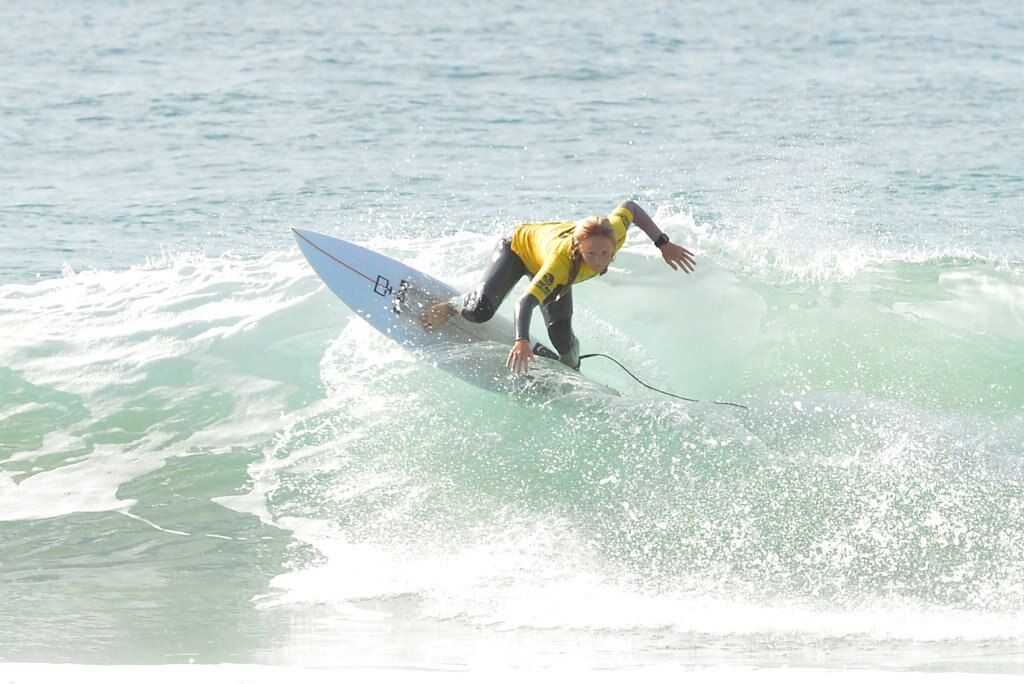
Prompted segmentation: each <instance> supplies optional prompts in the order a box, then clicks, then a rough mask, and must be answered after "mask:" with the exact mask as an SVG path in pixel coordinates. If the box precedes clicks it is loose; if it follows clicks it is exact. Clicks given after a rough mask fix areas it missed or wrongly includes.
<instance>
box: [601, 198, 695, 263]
mask: <svg viewBox="0 0 1024 684" xmlns="http://www.w3.org/2000/svg"><path fill="white" fill-rule="evenodd" d="M619 206H620V207H623V208H624V209H626V211H628V212H629V213H630V214H632V215H633V223H634V225H636V226H637V227H638V228H639V229H640V230H642V231H644V233H646V234H647V237H649V238H651V241H653V242H654V246H655V247H657V248H658V249H660V250H661V258H662V259H664V260H665V263H666V264H668V265H669V266H671V267H672V269H673V270H676V271H677V270H679V269H680V268H681V269H683V271H685V272H686V273H690V272H692V271H693V269H694V268H695V267H696V266H697V261H696V260H695V259H694V258H693V252H691V251H690V250H688V249H686V248H685V247H683V246H682V245H677V244H675V243H674V242H672V241H671V240H669V238H668V235H666V234H665V233H664V232H663V231H662V230H661V228H658V224H656V223H655V222H654V219H652V218H651V217H650V216H649V215H648V214H647V212H646V211H644V210H643V208H641V206H640V205H639V204H637V203H636V202H634V201H633V200H626V201H625V202H623V203H622V204H620V205H619Z"/></svg>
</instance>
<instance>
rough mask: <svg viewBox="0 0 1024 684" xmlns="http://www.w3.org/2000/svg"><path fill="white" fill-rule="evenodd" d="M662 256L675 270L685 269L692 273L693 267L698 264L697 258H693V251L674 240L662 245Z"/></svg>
mask: <svg viewBox="0 0 1024 684" xmlns="http://www.w3.org/2000/svg"><path fill="white" fill-rule="evenodd" d="M661 258H662V259H664V260H665V263H666V264H668V265H669V266H671V267H672V270H674V271H678V270H679V269H683V271H685V272H686V273H692V272H693V269H694V268H696V266H697V260H696V259H694V258H693V252H691V251H690V250H688V249H686V248H685V247H683V246H682V245H677V244H676V243H674V242H666V243H665V244H663V245H662V246H661Z"/></svg>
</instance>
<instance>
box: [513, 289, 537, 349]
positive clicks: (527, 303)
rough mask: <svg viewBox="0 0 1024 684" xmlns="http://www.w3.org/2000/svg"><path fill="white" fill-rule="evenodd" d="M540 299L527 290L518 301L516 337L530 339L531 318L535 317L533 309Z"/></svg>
mask: <svg viewBox="0 0 1024 684" xmlns="http://www.w3.org/2000/svg"><path fill="white" fill-rule="evenodd" d="M539 304H540V301H539V300H538V299H537V298H536V297H534V296H533V295H532V294H530V293H529V292H527V293H526V294H524V295H523V296H522V297H520V298H519V301H518V302H516V339H517V340H528V339H530V319H531V318H533V310H534V309H536V308H537V305H539Z"/></svg>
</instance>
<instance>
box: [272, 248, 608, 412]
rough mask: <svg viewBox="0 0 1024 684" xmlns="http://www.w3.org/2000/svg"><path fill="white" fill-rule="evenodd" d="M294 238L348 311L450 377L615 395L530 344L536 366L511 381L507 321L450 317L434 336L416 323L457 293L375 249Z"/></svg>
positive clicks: (494, 385) (500, 386)
mask: <svg viewBox="0 0 1024 684" xmlns="http://www.w3.org/2000/svg"><path fill="white" fill-rule="evenodd" d="M292 231H293V232H294V233H295V241H296V242H297V243H298V245H299V249H301V250H302V254H303V255H304V256H305V257H306V259H307V260H308V261H309V263H310V265H312V266H313V270H315V271H316V272H317V275H319V276H320V278H321V279H322V280H323V281H324V283H326V285H327V287H329V288H330V289H331V291H332V292H333V293H334V294H336V295H337V296H338V298H339V299H341V301H343V302H344V303H345V304H346V305H348V307H349V308H350V309H352V310H353V311H354V312H356V313H357V314H359V315H360V316H361V317H362V318H363V319H364V320H365V321H366V322H367V323H369V324H370V325H372V326H373V327H374V328H376V329H377V330H379V331H380V332H382V333H384V334H385V335H387V336H388V337H390V338H391V339H393V340H395V341H396V342H398V343H400V344H402V345H404V346H406V347H408V348H410V349H413V350H417V351H419V352H422V353H423V355H424V356H426V357H427V358H429V359H430V360H432V361H434V362H435V363H437V365H438V366H440V367H441V368H444V369H445V370H447V371H449V372H451V373H453V374H454V375H457V376H458V377H461V378H462V379H464V380H466V381H468V382H470V383H472V384H474V385H477V386H479V387H484V388H486V389H489V390H496V391H505V390H512V391H518V390H521V389H526V388H529V389H530V390H531V391H536V392H540V393H542V394H545V395H547V394H551V393H555V394H564V393H567V392H571V391H573V390H574V389H577V388H579V387H580V386H589V387H590V388H591V389H597V390H598V391H602V392H606V393H613V394H614V393H615V392H614V390H612V389H610V388H608V387H605V386H604V385H600V384H598V383H594V382H592V381H588V380H586V379H585V378H584V377H583V376H582V375H580V374H579V373H578V372H576V371H573V370H572V369H570V368H568V367H567V366H565V365H563V364H561V363H559V362H558V361H554V360H551V359H557V358H558V356H557V354H555V353H554V352H552V351H551V350H550V349H548V348H547V347H545V346H544V345H542V344H540V343H537V342H535V341H533V340H531V345H532V346H533V348H534V353H535V354H537V355H538V357H537V363H535V364H534V366H533V368H531V371H530V374H529V376H528V377H527V378H516V377H514V376H512V375H511V374H510V373H509V372H508V370H507V369H506V368H505V365H504V364H505V358H506V357H507V356H508V350H509V348H510V347H511V340H512V338H513V331H514V328H513V325H512V322H511V321H510V320H509V319H508V318H506V317H504V316H502V315H501V314H495V315H494V317H493V318H491V320H489V321H487V322H486V323H473V322H471V321H467V320H466V319H464V318H463V317H462V316H452V318H451V319H449V321H448V323H446V324H445V325H443V326H441V327H440V328H439V329H437V330H434V331H432V332H427V331H425V330H424V329H423V326H422V324H421V323H420V314H421V313H422V311H423V310H424V309H426V308H428V307H430V306H433V305H434V304H436V303H438V302H441V301H444V300H447V299H450V298H451V297H453V296H455V295H456V294H458V292H457V291H456V290H455V289H454V288H452V287H451V286H449V285H447V284H445V283H443V282H441V281H440V280H438V279H436V278H433V277H431V276H429V275H427V274H425V273H422V272H421V271H418V270H417V269H415V268H413V267H411V266H409V265H407V264H403V263H402V262H400V261H398V260H396V259H392V258H391V257H388V256H385V255H383V254H380V253H378V252H375V251H373V250H372V249H367V248H366V247H361V246H359V245H356V244H353V243H351V242H348V241H346V240H342V239H340V238H336V237H331V236H329V235H323V234H321V233H317V232H314V231H311V230H299V229H297V228H293V229H292ZM545 357H547V358H545Z"/></svg>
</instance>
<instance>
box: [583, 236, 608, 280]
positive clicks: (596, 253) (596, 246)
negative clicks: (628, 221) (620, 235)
mask: <svg viewBox="0 0 1024 684" xmlns="http://www.w3.org/2000/svg"><path fill="white" fill-rule="evenodd" d="M579 250H580V256H582V257H583V262H584V263H585V264H586V265H587V266H589V267H590V268H591V270H593V271H594V273H604V272H605V270H606V269H607V268H608V264H610V263H611V262H612V256H614V254H615V243H614V242H613V241H612V240H611V239H609V238H607V237H605V236H603V235H593V236H591V237H588V238H586V239H584V240H583V241H582V242H580V244H579Z"/></svg>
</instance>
